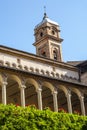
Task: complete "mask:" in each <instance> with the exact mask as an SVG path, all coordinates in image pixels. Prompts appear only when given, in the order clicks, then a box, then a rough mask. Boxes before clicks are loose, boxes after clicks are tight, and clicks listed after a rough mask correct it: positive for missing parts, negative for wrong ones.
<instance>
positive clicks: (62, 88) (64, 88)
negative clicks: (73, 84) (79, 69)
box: [58, 85, 68, 95]
mask: <svg viewBox="0 0 87 130" xmlns="http://www.w3.org/2000/svg"><path fill="white" fill-rule="evenodd" d="M58 88H59V89H61V90H62V91H63V92H64V93H65V95H67V93H68V89H67V88H66V87H65V86H63V85H59V87H58Z"/></svg>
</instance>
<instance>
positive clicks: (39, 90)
mask: <svg viewBox="0 0 87 130" xmlns="http://www.w3.org/2000/svg"><path fill="white" fill-rule="evenodd" d="M36 92H37V97H38V108H39V109H40V110H42V94H41V92H42V89H41V88H38V89H37V90H36Z"/></svg>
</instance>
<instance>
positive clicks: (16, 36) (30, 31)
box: [0, 0, 87, 62]
mask: <svg viewBox="0 0 87 130" xmlns="http://www.w3.org/2000/svg"><path fill="white" fill-rule="evenodd" d="M44 6H46V13H47V15H48V17H49V18H50V19H51V20H53V21H55V22H57V23H58V24H59V26H60V29H61V32H60V33H61V38H63V39H64V41H63V42H62V54H63V61H65V62H66V61H79V60H87V0H0V45H4V46H8V47H11V48H15V49H18V50H23V51H26V52H29V53H34V54H36V50H35V47H34V46H33V45H32V44H33V43H34V41H35V39H34V28H35V26H36V25H37V24H38V23H40V22H41V21H42V18H43V15H44Z"/></svg>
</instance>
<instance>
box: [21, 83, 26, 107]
mask: <svg viewBox="0 0 87 130" xmlns="http://www.w3.org/2000/svg"><path fill="white" fill-rule="evenodd" d="M25 88H26V86H25V85H21V86H20V92H21V106H22V107H25Z"/></svg>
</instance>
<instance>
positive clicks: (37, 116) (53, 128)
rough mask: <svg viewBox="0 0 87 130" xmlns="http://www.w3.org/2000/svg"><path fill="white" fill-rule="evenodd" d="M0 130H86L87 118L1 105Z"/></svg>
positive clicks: (31, 107)
mask: <svg viewBox="0 0 87 130" xmlns="http://www.w3.org/2000/svg"><path fill="white" fill-rule="evenodd" d="M0 130H87V116H85V117H84V116H79V115H76V114H67V113H63V112H62V113H57V112H52V111H50V110H49V109H45V110H43V111H40V110H38V109H36V108H35V107H34V106H30V107H25V108H22V107H20V106H14V105H7V106H5V105H2V104H1V105H0Z"/></svg>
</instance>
